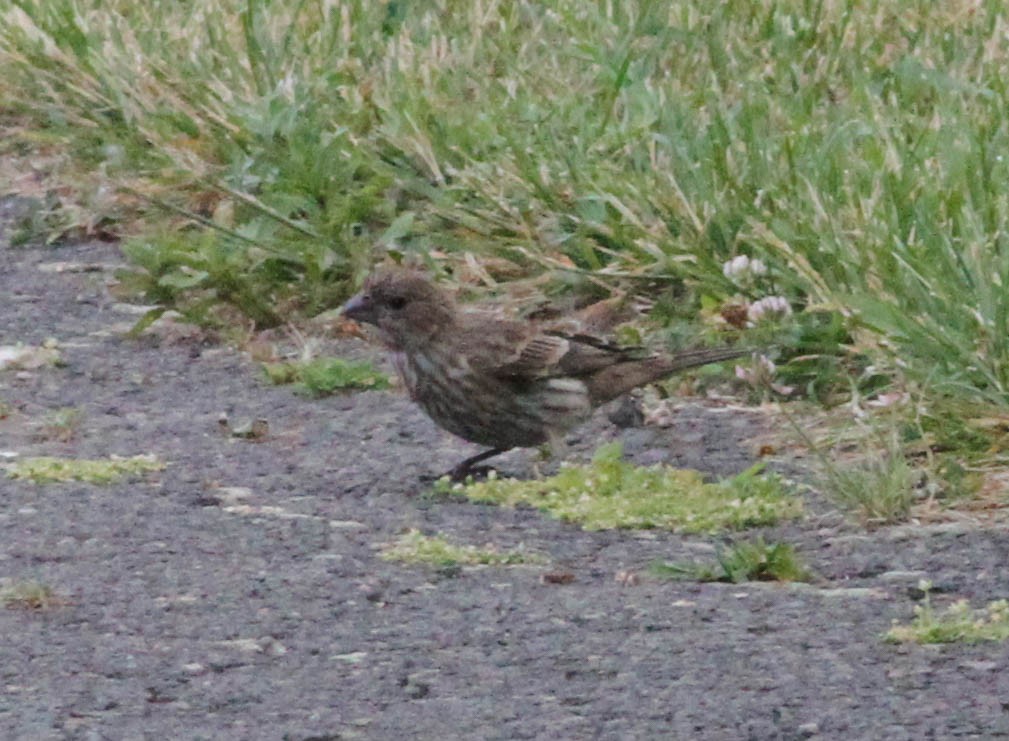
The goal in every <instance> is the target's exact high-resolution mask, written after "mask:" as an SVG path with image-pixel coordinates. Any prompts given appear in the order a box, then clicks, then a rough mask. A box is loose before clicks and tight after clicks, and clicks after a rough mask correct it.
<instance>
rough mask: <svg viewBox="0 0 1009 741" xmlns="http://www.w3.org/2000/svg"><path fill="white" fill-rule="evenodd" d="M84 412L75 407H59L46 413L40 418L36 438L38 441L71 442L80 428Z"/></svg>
mask: <svg viewBox="0 0 1009 741" xmlns="http://www.w3.org/2000/svg"><path fill="white" fill-rule="evenodd" d="M83 420H84V412H83V411H81V410H80V409H77V408H75V407H61V408H59V409H54V410H52V411H50V412H47V413H46V414H45V416H44V417H43V418H42V420H41V422H40V424H39V429H38V432H37V437H38V438H39V439H40V440H57V441H59V442H67V441H68V440H72V439H73V438H74V436H75V435H76V434H77V431H78V430H79V429H80V427H81V423H82V422H83Z"/></svg>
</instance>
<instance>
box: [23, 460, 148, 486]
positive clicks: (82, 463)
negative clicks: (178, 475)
mask: <svg viewBox="0 0 1009 741" xmlns="http://www.w3.org/2000/svg"><path fill="white" fill-rule="evenodd" d="M164 468H165V464H164V463H162V462H161V461H159V460H158V459H157V458H156V457H154V456H153V455H135V456H133V457H132V458H118V457H116V456H112V457H111V458H109V459H108V460H88V459H84V458H54V457H51V456H39V457H37V458H24V459H22V460H19V461H16V462H14V463H12V464H10V465H8V466H7V475H8V476H9V477H10V478H12V479H24V480H27V481H32V482H34V483H36V484H55V483H62V482H66V481H84V482H87V483H89V484H111V483H114V482H116V481H118V480H119V479H121V478H124V477H126V476H139V475H141V474H144V473H148V472H151V471H162V470H164Z"/></svg>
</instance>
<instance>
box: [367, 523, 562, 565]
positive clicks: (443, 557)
mask: <svg viewBox="0 0 1009 741" xmlns="http://www.w3.org/2000/svg"><path fill="white" fill-rule="evenodd" d="M382 558H383V559H385V560H386V561H399V562H402V563H407V564H412V565H422V566H435V567H438V568H444V567H451V566H514V565H518V564H528V563H542V562H543V558H542V557H541V556H538V555H537V554H534V553H530V552H527V551H524V550H522V549H516V550H499V549H498V548H495V547H492V546H486V547H483V548H479V547H477V546H472V545H457V544H455V543H452V542H450V541H449V540H447V539H446V538H444V537H442V536H440V535H424V534H423V533H422V532H420V531H419V530H414V529H412V530H409V531H407V532H406V533H404V534H403V535H401V536H400V537H399V538H397V539H396V540H395V541H393V542H392V543H389V544H387V545H386V546H384V547H383V549H382Z"/></svg>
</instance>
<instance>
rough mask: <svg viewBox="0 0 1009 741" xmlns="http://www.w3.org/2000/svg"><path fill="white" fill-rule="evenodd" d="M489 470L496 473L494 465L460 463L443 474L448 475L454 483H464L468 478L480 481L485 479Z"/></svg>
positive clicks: (489, 472) (488, 474)
mask: <svg viewBox="0 0 1009 741" xmlns="http://www.w3.org/2000/svg"><path fill="white" fill-rule="evenodd" d="M491 471H494V472H495V473H496V472H497V469H496V468H494V466H464V465H462V463H460V464H459V465H458V466H456V467H455V468H453V469H452V470H451V471H447V472H446V473H445V474H444V475H445V476H448V477H449V479H450V480H451V481H452V483H454V484H464V483H466V482H467V481H470V480H472V481H480V480H482V479H486V478H488V477H489V476H490V474H491Z"/></svg>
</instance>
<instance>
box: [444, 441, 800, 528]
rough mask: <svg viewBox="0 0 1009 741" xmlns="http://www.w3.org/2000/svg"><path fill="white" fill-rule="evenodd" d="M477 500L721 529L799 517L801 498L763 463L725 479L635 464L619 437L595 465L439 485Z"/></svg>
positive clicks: (581, 518)
mask: <svg viewBox="0 0 1009 741" xmlns="http://www.w3.org/2000/svg"><path fill="white" fill-rule="evenodd" d="M437 486H438V487H439V488H440V490H442V491H444V492H453V493H459V494H461V495H463V496H465V497H467V498H468V499H471V500H473V501H476V502H488V503H492V504H498V505H503V506H510V507H514V506H516V505H520V504H524V505H529V506H532V507H536V508H538V509H540V510H542V511H544V512H547V513H549V514H550V515H552V516H553V517H557V518H559V519H562V520H565V521H568V522H573V523H576V524H578V525H581V526H582V527H584V528H585V529H587V530H609V529H614V528H666V529H670V530H676V531H679V532H686V533H715V532H721V531H724V530H742V529H745V528H748V527H755V526H758V525H771V524H774V523H776V522H778V521H780V520H782V519H789V518H794V517H798V516H799V515H800V514H801V512H802V504H801V501H800V499H799V498H798V497H797V496H795V495H794V494H792V493H791V492H789V491H787V490H786V488H785V486H784V483H783V482H782V480H781V479H780V478H779V477H777V476H775V475H761V474H760V473H759V467H755V468H753V469H750V470H749V471H746V472H744V473H742V474H739V475H738V476H735V477H733V478H730V479H725V480H723V481H720V482H718V483H714V484H711V483H705V481H704V478H703V477H702V475H701V474H700V473H698V472H697V471H691V470H683V469H677V468H673V467H671V466H665V465H658V466H650V467H639V466H634V465H632V464H630V463H627V462H626V461H624V460H622V449H621V446H620V445H619V444H612V445H605V446H603V447H601V448H600V449H599V450H598V451H596V454H595V456H594V458H593V460H592V462H591V463H590V464H588V465H565V466H563V467H562V468H561V470H560V472H559V473H558V474H557V475H556V476H552V477H550V478H547V479H543V480H539V481H536V480H534V481H516V480H513V479H488V480H487V481H483V482H479V483H470V484H467V485H462V484H457V485H454V486H453V485H452V484H450V483H448V480H447V479H443V480H442V481H440V482H439V483H438V485H437Z"/></svg>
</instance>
